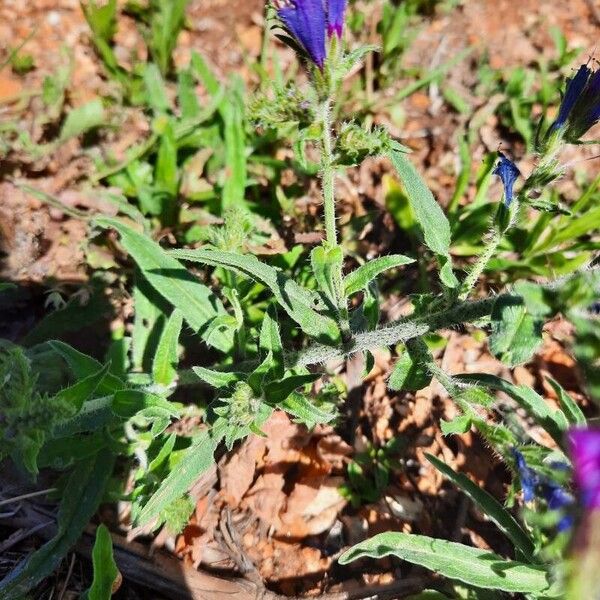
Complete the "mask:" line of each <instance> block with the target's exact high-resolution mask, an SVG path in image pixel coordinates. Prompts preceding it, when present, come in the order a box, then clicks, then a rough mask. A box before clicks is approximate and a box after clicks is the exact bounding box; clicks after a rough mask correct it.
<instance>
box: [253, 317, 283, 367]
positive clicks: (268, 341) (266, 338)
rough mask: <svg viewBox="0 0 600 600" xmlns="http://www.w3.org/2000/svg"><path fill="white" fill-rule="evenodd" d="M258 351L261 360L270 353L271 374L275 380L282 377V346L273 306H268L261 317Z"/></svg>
mask: <svg viewBox="0 0 600 600" xmlns="http://www.w3.org/2000/svg"><path fill="white" fill-rule="evenodd" d="M258 349H259V351H260V357H261V358H264V357H266V356H267V355H268V354H269V353H271V356H272V357H273V374H274V376H275V377H277V378H281V377H283V373H284V360H283V344H282V343H281V334H280V333H279V323H278V322H277V313H276V311H275V307H274V306H273V305H271V306H269V308H268V309H267V312H266V313H265V316H264V317H263V322H262V325H261V328H260V336H259V339H258Z"/></svg>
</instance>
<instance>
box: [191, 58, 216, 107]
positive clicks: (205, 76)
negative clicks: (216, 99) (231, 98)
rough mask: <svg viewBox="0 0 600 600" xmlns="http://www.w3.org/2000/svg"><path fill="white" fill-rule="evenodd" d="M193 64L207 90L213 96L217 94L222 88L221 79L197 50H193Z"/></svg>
mask: <svg viewBox="0 0 600 600" xmlns="http://www.w3.org/2000/svg"><path fill="white" fill-rule="evenodd" d="M191 66H192V69H193V70H194V72H195V74H196V76H197V77H198V78H199V79H200V81H201V83H202V85H203V86H204V87H205V88H206V91H207V92H208V93H209V94H210V95H211V96H216V95H217V94H218V93H219V90H220V89H221V85H220V83H219V80H218V79H217V78H216V77H215V74H214V73H213V72H212V71H211V69H210V67H209V66H208V64H207V63H206V61H205V60H204V57H203V56H202V55H201V54H198V52H196V51H195V50H193V51H192V59H191Z"/></svg>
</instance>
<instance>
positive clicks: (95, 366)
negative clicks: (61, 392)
mask: <svg viewBox="0 0 600 600" xmlns="http://www.w3.org/2000/svg"><path fill="white" fill-rule="evenodd" d="M48 343H49V345H50V347H51V348H52V349H53V350H55V351H56V352H57V353H58V354H60V355H61V356H62V357H63V358H64V360H65V361H66V362H67V364H68V365H69V368H70V369H71V371H72V372H73V375H74V376H75V379H77V380H81V379H86V378H87V377H93V376H95V375H97V374H98V373H99V372H100V371H101V370H102V368H103V367H102V364H101V363H99V362H98V361H97V360H96V359H95V358H92V357H91V356H87V355H86V354H83V353H82V352H79V350H75V348H73V347H71V346H69V345H68V344H65V343H64V342H60V341H58V340H52V341H51V342H48ZM124 387H125V383H124V382H123V381H122V380H121V379H119V378H118V377H117V376H116V375H113V374H112V373H108V372H107V373H105V375H104V377H103V378H102V380H101V381H100V382H99V383H98V386H97V391H98V393H100V394H110V393H112V392H114V391H116V390H120V389H122V388H124Z"/></svg>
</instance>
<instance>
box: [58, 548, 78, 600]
mask: <svg viewBox="0 0 600 600" xmlns="http://www.w3.org/2000/svg"><path fill="white" fill-rule="evenodd" d="M74 566H75V553H74V552H73V554H71V562H70V563H69V570H68V571H67V576H66V578H65V583H64V584H63V586H62V589H61V590H60V594H59V595H58V600H63V597H64V595H65V592H66V591H67V586H68V585H69V580H70V579H71V575H73V567H74Z"/></svg>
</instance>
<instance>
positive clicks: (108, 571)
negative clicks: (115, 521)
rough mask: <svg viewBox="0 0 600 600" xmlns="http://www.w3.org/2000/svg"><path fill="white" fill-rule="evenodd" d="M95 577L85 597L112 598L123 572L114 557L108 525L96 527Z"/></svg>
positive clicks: (93, 558) (93, 551)
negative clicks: (120, 571)
mask: <svg viewBox="0 0 600 600" xmlns="http://www.w3.org/2000/svg"><path fill="white" fill-rule="evenodd" d="M92 566H93V568H94V577H93V579H92V585H91V587H90V589H89V590H88V591H87V594H86V595H85V597H84V598H86V599H87V600H110V597H111V596H112V595H113V593H114V592H115V591H116V589H115V587H116V586H115V584H118V583H119V582H120V580H121V574H120V573H119V569H117V564H116V563H115V559H114V557H113V545H112V539H111V537H110V532H109V531H108V529H107V527H106V525H104V524H100V526H99V527H98V529H96V541H95V542H94V547H93V549H92Z"/></svg>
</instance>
